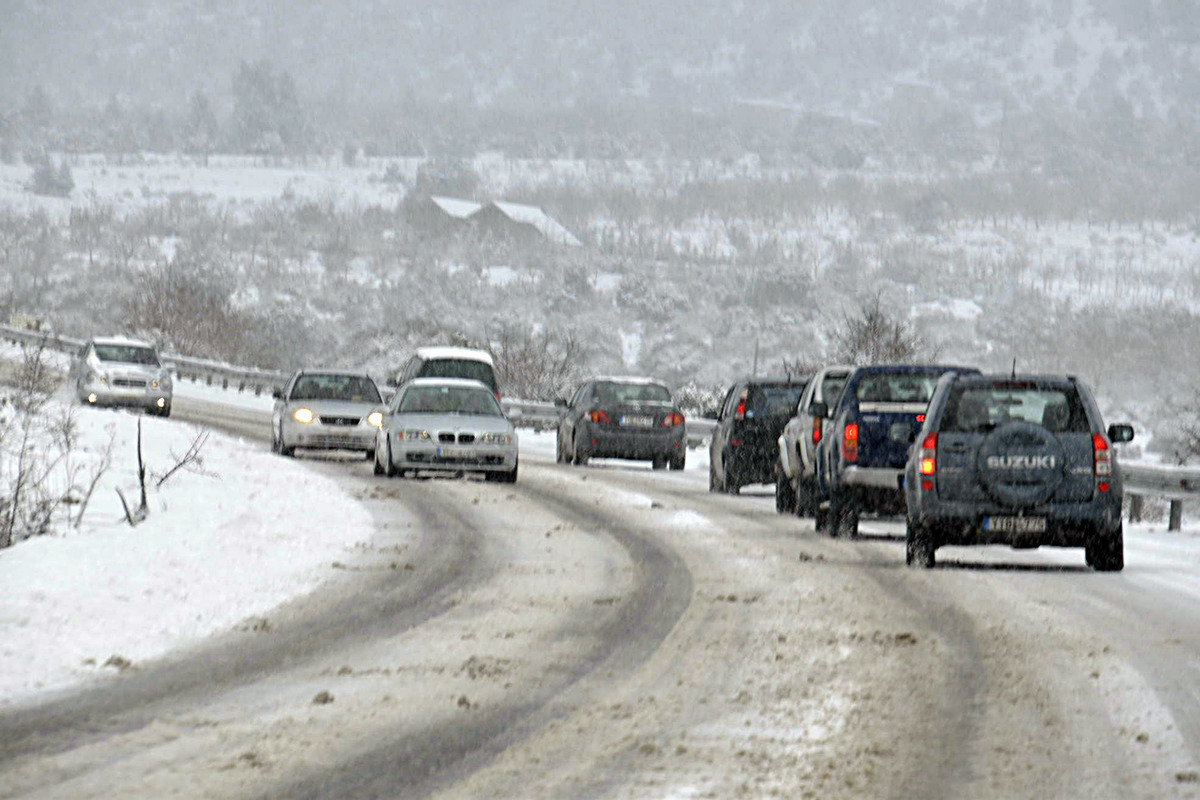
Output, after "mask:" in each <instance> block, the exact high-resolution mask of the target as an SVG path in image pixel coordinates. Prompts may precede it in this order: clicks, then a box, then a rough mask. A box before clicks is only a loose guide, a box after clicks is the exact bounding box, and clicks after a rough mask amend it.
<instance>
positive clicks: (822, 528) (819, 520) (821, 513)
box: [813, 500, 833, 536]
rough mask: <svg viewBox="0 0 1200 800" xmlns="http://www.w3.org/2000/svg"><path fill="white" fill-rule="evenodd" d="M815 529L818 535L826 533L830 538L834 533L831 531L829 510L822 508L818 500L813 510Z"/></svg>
mask: <svg viewBox="0 0 1200 800" xmlns="http://www.w3.org/2000/svg"><path fill="white" fill-rule="evenodd" d="M813 529H814V530H815V531H816V532H817V533H826V534H829V535H830V536H832V535H833V532H832V531H831V530H830V529H829V508H828V507H825V508H821V502H820V501H819V500H818V501H817V504H816V506H815V507H814V508H813Z"/></svg>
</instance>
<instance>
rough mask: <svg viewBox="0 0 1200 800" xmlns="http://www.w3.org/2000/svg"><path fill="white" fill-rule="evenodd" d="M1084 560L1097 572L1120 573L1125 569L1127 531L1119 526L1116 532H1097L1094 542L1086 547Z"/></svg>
mask: <svg viewBox="0 0 1200 800" xmlns="http://www.w3.org/2000/svg"><path fill="white" fill-rule="evenodd" d="M1084 560H1086V561H1087V563H1088V566H1090V567H1091V568H1092V569H1094V570H1096V571H1097V572H1120V571H1121V570H1123V569H1125V529H1124V525H1118V526H1117V529H1116V531H1115V532H1111V533H1110V532H1104V531H1103V529H1101V530H1097V532H1096V536H1095V537H1094V538H1093V539H1092V541H1091V542H1090V543H1089V544H1087V545H1085V546H1084Z"/></svg>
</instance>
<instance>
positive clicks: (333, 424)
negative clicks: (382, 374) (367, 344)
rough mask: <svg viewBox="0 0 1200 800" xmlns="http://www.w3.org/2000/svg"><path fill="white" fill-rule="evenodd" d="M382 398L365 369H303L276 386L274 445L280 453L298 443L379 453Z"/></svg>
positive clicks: (311, 447)
mask: <svg viewBox="0 0 1200 800" xmlns="http://www.w3.org/2000/svg"><path fill="white" fill-rule="evenodd" d="M382 403H383V399H382V397H381V396H380V394H379V388H378V387H377V386H376V385H375V381H373V380H372V379H371V377H370V376H369V375H367V374H366V373H365V372H360V371H355V370H338V369H306V370H300V371H299V372H296V373H295V374H293V375H292V376H291V377H290V378H288V381H287V383H285V384H284V386H283V389H281V390H278V391H276V392H275V408H274V409H273V410H272V412H271V448H272V449H273V450H274V451H275V452H276V453H279V454H280V455H285V456H291V455H295V453H296V449H297V448H300V449H305V450H358V451H361V452H363V453H365V454H366V457H367V458H371V457H372V456H374V454H375V432H376V431H377V430H378V429H379V424H380V422H381V420H382V419H383V414H382V413H381V412H380V410H379V407H380V405H381V404H382Z"/></svg>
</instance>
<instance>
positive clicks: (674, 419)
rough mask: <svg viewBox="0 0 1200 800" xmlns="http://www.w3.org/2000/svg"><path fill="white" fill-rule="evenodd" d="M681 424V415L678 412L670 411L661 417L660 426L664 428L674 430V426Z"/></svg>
mask: <svg viewBox="0 0 1200 800" xmlns="http://www.w3.org/2000/svg"><path fill="white" fill-rule="evenodd" d="M682 424H683V414H680V413H679V412H678V411H672V412H671V413H670V414H667V415H666V416H665V417H663V421H662V425H663V427H664V428H674V427H675V426H676V425H682Z"/></svg>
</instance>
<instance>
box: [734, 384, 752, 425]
mask: <svg viewBox="0 0 1200 800" xmlns="http://www.w3.org/2000/svg"><path fill="white" fill-rule="evenodd" d="M749 396H750V390H749V389H742V396H741V397H739V398H738V404H737V408H736V409H734V412H733V418H734V420H743V419H745V418H746V398H747V397H749Z"/></svg>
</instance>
